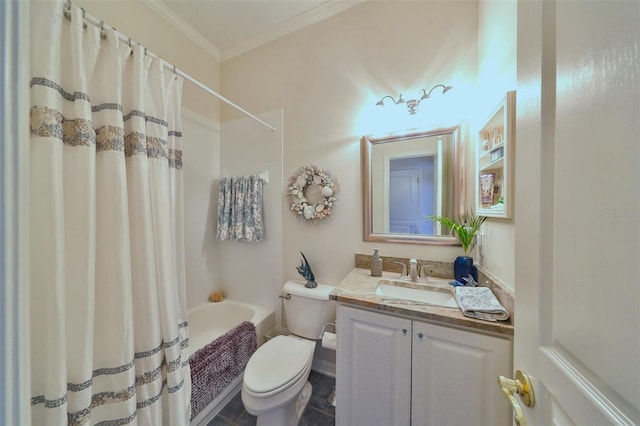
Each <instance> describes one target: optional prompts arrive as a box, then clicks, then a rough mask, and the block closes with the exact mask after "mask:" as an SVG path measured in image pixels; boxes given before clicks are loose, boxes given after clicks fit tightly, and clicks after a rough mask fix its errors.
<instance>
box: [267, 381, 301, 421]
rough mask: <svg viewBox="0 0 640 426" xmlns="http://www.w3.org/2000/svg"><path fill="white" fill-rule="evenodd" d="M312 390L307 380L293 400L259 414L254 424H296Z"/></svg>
mask: <svg viewBox="0 0 640 426" xmlns="http://www.w3.org/2000/svg"><path fill="white" fill-rule="evenodd" d="M312 390H313V389H312V387H311V382H309V381H307V383H305V384H304V386H303V388H302V390H301V391H300V393H299V394H298V396H297V397H296V399H295V401H291V402H290V403H288V404H286V405H285V406H283V407H280V408H278V409H277V410H273V411H269V412H267V413H264V414H260V415H259V416H258V417H257V419H256V426H296V425H297V424H298V422H299V421H300V417H302V413H303V412H304V409H305V408H307V404H308V403H309V400H310V399H311V392H312Z"/></svg>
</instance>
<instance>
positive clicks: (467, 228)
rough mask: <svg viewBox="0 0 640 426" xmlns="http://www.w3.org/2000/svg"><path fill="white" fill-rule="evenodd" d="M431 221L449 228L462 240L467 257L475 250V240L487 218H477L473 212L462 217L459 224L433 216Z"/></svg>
mask: <svg viewBox="0 0 640 426" xmlns="http://www.w3.org/2000/svg"><path fill="white" fill-rule="evenodd" d="M429 219H431V220H433V221H434V222H438V223H440V224H441V225H444V226H446V227H447V228H449V229H450V230H451V232H452V233H453V234H455V236H456V237H457V238H458V240H460V244H461V245H462V250H464V254H465V255H466V254H467V253H468V252H469V251H470V250H471V249H473V246H474V243H473V239H474V237H475V236H476V233H477V232H478V231H479V230H480V226H481V225H482V224H483V223H484V221H485V220H486V219H487V218H486V217H485V216H476V215H475V214H474V213H473V211H471V212H469V213H467V214H466V215H464V216H460V217H459V218H458V221H457V222H455V221H454V220H453V219H451V218H448V217H447V216H434V215H431V216H429Z"/></svg>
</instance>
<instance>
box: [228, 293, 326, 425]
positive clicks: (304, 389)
mask: <svg viewBox="0 0 640 426" xmlns="http://www.w3.org/2000/svg"><path fill="white" fill-rule="evenodd" d="M333 289H334V287H333V286H330V285H324V284H318V286H317V287H316V288H306V287H305V286H304V282H303V281H287V282H286V283H285V284H284V286H283V287H282V296H281V297H282V298H283V300H284V315H285V317H286V319H287V328H288V329H289V332H290V333H291V334H290V335H288V336H276V337H274V338H273V339H271V340H269V341H267V342H266V343H265V344H264V345H262V346H260V347H259V348H258V350H257V351H256V352H255V353H254V354H253V355H252V356H251V358H250V359H249V362H248V363H247V366H246V368H245V370H244V378H243V383H242V392H241V394H242V402H243V404H244V407H245V409H246V410H247V411H248V412H249V413H250V414H253V415H254V416H257V426H295V425H297V424H298V420H299V419H300V416H301V415H302V412H303V411H304V409H305V407H306V405H307V403H308V402H309V399H310V398H311V383H309V381H308V380H307V379H308V378H309V373H310V372H311V363H312V361H313V353H314V350H315V346H316V340H317V339H320V338H321V333H322V327H323V326H324V324H326V323H328V322H333V321H335V317H336V309H335V302H334V301H333V300H329V293H331V291H332V290H333Z"/></svg>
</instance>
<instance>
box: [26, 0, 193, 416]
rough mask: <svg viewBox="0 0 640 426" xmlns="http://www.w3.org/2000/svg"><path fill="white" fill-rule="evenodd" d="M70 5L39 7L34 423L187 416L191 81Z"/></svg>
mask: <svg viewBox="0 0 640 426" xmlns="http://www.w3.org/2000/svg"><path fill="white" fill-rule="evenodd" d="M63 6H64V3H63V1H62V0H59V1H48V2H34V3H32V7H31V11H32V17H31V18H32V22H31V28H32V49H31V50H32V79H31V144H30V157H31V164H30V174H31V176H30V179H31V182H30V197H31V200H30V202H31V218H30V238H31V241H30V250H31V252H30V256H31V262H30V263H31V266H30V275H31V288H30V293H31V354H32V359H31V391H32V399H31V407H32V421H33V423H34V424H41V425H45V424H46V425H61V424H70V425H80V424H119V425H124V424H136V423H137V424H149V425H151V424H153V425H161V424H170V425H186V424H188V422H189V415H190V395H191V383H190V373H189V359H188V358H189V353H188V347H187V346H188V325H187V318H186V297H185V271H184V254H183V253H184V241H183V199H182V142H181V122H180V109H181V98H182V83H183V81H182V79H181V78H178V77H176V76H175V75H173V74H172V73H171V72H167V73H166V74H165V71H164V68H163V66H162V63H161V62H160V61H159V60H157V59H152V58H151V57H149V56H146V55H145V54H144V48H143V47H141V46H139V45H135V46H134V47H133V49H131V48H129V47H128V46H127V45H126V44H125V43H121V42H119V41H118V39H117V35H116V33H115V32H114V31H113V30H111V29H107V30H106V35H107V38H106V40H101V39H100V34H99V29H98V28H95V27H94V26H92V25H88V28H86V29H84V30H83V26H82V24H83V22H82V11H81V10H80V9H79V8H78V7H75V6H72V10H71V14H72V17H71V21H68V20H66V19H65V18H64V17H63ZM131 50H132V51H131Z"/></svg>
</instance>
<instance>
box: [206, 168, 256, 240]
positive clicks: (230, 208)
mask: <svg viewBox="0 0 640 426" xmlns="http://www.w3.org/2000/svg"><path fill="white" fill-rule="evenodd" d="M262 185H263V182H262V179H261V178H260V177H259V176H257V175H252V176H239V177H226V176H225V177H222V178H220V185H219V188H218V227H217V232H216V235H217V238H218V239H219V240H237V241H245V242H253V241H258V242H259V241H263V240H264V224H263V223H264V220H263V217H262V198H263V188H262Z"/></svg>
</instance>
